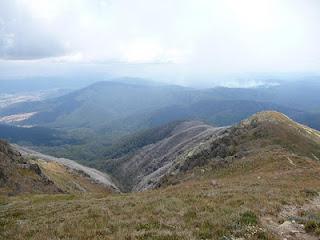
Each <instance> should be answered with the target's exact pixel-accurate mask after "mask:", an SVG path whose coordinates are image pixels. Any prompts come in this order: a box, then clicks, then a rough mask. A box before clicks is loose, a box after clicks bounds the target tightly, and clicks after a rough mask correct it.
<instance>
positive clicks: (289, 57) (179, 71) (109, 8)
mask: <svg viewBox="0 0 320 240" xmlns="http://www.w3.org/2000/svg"><path fill="white" fill-rule="evenodd" d="M319 22H320V2H319V1H318V0H259V1H257V0H241V1H240V0H223V1H221V0H201V1H199V0H161V1H158V0H135V1H132V0H68V1H66V0H54V1H53V0H10V1H9V0H8V1H0V58H2V59H10V60H20V59H23V60H35V59H37V60H39V61H42V63H43V65H42V66H44V65H50V64H53V65H52V66H55V65H54V64H57V63H59V64H74V65H73V66H75V65H76V64H78V65H77V66H78V71H81V70H82V69H84V68H85V67H88V69H92V68H91V67H92V66H89V65H90V64H97V66H96V67H95V68H94V69H96V71H99V72H102V71H105V70H106V69H107V70H108V71H109V72H111V73H114V74H117V75H118V74H127V75H128V74H130V75H134V76H138V77H139V76H143V77H151V78H159V77H162V78H166V79H169V78H174V79H178V80H177V81H188V79H191V80H190V81H195V80H194V79H199V78H200V77H201V78H205V79H210V76H212V75H214V74H216V75H217V73H237V72H290V71H320V57H319V56H320V48H319V46H318V45H319V44H318V43H319V42H320V29H319V27H318V23H319ZM30 62H32V61H30ZM159 63H161V64H159ZM0 64H1V63H0ZM139 64H140V65H139ZM111 66H112V67H111ZM34 68H36V67H34ZM49 68H51V67H48V69H49ZM73 69H76V67H74V68H73ZM97 69H99V70H97ZM43 71H45V70H43Z"/></svg>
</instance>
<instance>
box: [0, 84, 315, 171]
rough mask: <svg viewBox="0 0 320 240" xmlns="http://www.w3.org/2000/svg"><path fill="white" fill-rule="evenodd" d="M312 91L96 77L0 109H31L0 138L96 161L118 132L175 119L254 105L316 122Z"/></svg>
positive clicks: (311, 87)
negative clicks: (46, 96) (73, 87)
mask: <svg viewBox="0 0 320 240" xmlns="http://www.w3.org/2000/svg"><path fill="white" fill-rule="evenodd" d="M131 80H132V79H131ZM317 90H319V91H320V87H319V84H318V83H317V82H316V81H305V82H304V84H303V85H302V84H301V83H300V82H291V83H290V84H288V83H281V84H280V85H278V86H269V87H257V88H251V89H239V88H213V89H202V90H199V89H192V88H184V87H179V86H170V85H159V84H146V83H145V82H143V81H140V80H136V81H134V82H131V83H130V79H126V80H122V81H119V82H115V81H113V82H112V81H109V82H98V83H95V84H92V85H90V86H88V87H85V88H83V89H79V90H77V91H74V92H71V93H69V94H66V95H64V96H61V97H58V98H52V99H47V100H44V101H33V102H27V103H18V104H14V105H11V106H9V107H7V108H3V109H0V116H1V118H2V119H3V118H5V119H7V118H11V117H12V116H17V114H18V115H19V114H22V115H24V116H25V115H26V114H27V115H28V113H32V114H30V117H29V118H27V119H25V120H22V121H19V122H13V123H12V124H15V125H17V126H16V127H19V128H16V127H11V128H10V127H7V126H6V127H5V129H4V130H3V131H0V137H2V138H6V139H8V140H10V141H12V142H14V143H18V144H22V145H28V146H31V147H33V148H34V149H35V150H37V151H40V152H44V153H47V154H51V155H54V156H57V157H66V158H70V159H77V160H78V161H81V163H83V164H86V165H89V166H92V167H97V165H96V163H95V162H101V161H100V160H102V159H107V158H113V157H114V156H111V155H112V154H111V153H110V151H114V150H115V148H117V145H119V144H120V145H121V143H120V142H125V141H124V140H123V139H126V138H128V139H130V138H131V135H135V134H136V133H140V132H144V131H146V130H148V129H154V128H157V127H161V126H163V125H165V124H170V123H171V122H176V121H202V122H204V123H206V124H209V125H213V126H217V127H220V126H229V125H233V124H236V123H239V122H240V121H241V120H243V119H245V118H247V117H249V116H250V115H252V114H254V113H256V112H260V111H268V110H274V111H279V112H283V113H284V114H286V115H288V116H289V117H290V118H292V119H293V120H295V121H298V122H299V123H302V124H305V125H307V126H309V127H312V128H315V129H320V125H319V119H320V113H319V112H318V111H316V107H315V106H316V105H317V104H319V99H318V98H317V95H316V91H317ZM28 116H29V115H28ZM20 126H24V127H30V126H33V127H32V128H28V129H27V128H20ZM1 128H2V129H3V128H4V127H3V126H1V127H0V130H1ZM116 151H118V152H119V148H118V150H116ZM99 168H100V169H101V168H102V169H103V167H101V166H99Z"/></svg>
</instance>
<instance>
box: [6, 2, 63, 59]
mask: <svg viewBox="0 0 320 240" xmlns="http://www.w3.org/2000/svg"><path fill="white" fill-rule="evenodd" d="M46 27H47V26H44V25H42V24H41V22H39V21H37V20H35V19H34V18H33V17H32V15H30V14H29V13H28V12H27V11H25V10H24V9H23V8H22V5H21V4H19V3H18V2H15V1H1V3H0V58H1V59H7V60H31V59H32V60H34V59H42V58H48V57H57V56H61V55H64V54H65V53H66V48H65V46H64V45H63V43H62V42H61V41H59V39H58V38H57V36H56V35H54V34H52V33H51V32H50V29H49V28H46Z"/></svg>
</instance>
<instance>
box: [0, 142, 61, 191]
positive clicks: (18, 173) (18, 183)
mask: <svg viewBox="0 0 320 240" xmlns="http://www.w3.org/2000/svg"><path fill="white" fill-rule="evenodd" d="M61 192H62V191H61V189H59V188H58V187H57V186H56V185H55V184H54V183H53V182H52V181H51V180H50V179H49V178H47V176H46V175H45V174H43V172H42V170H41V168H40V167H39V165H38V164H36V163H31V162H30V161H27V160H26V159H24V158H23V157H22V156H21V154H20V153H19V152H18V151H15V150H14V149H13V148H12V147H11V146H10V145H9V144H8V143H6V142H4V141H0V193H1V194H12V195H13V194H19V193H61Z"/></svg>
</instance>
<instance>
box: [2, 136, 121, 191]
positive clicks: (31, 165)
mask: <svg viewBox="0 0 320 240" xmlns="http://www.w3.org/2000/svg"><path fill="white" fill-rule="evenodd" d="M0 160H1V162H0V164H1V165H0V192H1V194H9V195H17V194H22V193H23V194H25V193H77V192H111V191H117V188H116V187H115V186H114V184H113V183H112V181H111V179H110V178H109V177H108V176H107V174H104V173H101V172H99V171H97V170H95V169H90V168H87V167H84V166H82V165H80V164H78V163H76V162H73V161H71V160H67V159H56V158H53V157H50V156H46V155H43V154H40V153H37V152H34V151H31V150H28V149H25V148H21V147H20V146H16V145H15V146H11V145H9V144H8V143H7V142H4V141H0Z"/></svg>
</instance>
